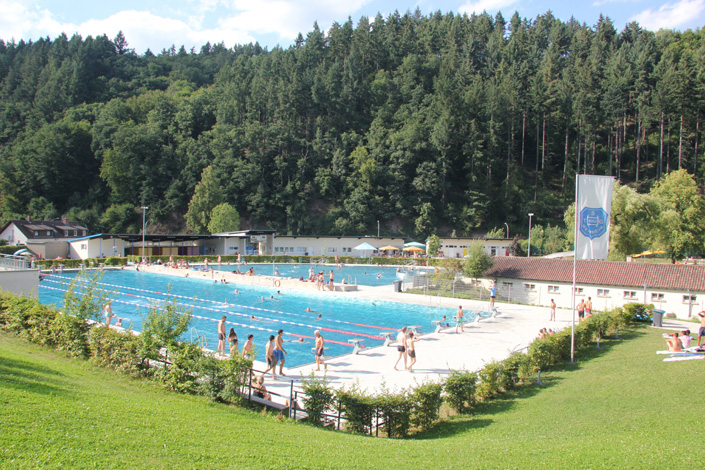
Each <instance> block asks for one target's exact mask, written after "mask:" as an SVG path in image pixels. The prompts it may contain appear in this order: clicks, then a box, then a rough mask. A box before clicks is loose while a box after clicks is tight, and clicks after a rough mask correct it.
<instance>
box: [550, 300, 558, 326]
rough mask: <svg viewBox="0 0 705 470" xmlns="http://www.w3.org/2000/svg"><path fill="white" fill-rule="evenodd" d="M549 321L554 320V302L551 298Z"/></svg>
mask: <svg viewBox="0 0 705 470" xmlns="http://www.w3.org/2000/svg"><path fill="white" fill-rule="evenodd" d="M549 321H556V302H554V301H553V299H551V319H550V320H549Z"/></svg>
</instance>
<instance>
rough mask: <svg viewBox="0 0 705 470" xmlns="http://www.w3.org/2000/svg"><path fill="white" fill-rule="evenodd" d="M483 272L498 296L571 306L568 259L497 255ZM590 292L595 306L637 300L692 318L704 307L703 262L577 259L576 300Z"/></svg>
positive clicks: (615, 305)
mask: <svg viewBox="0 0 705 470" xmlns="http://www.w3.org/2000/svg"><path fill="white" fill-rule="evenodd" d="M485 277H486V278H488V279H489V280H487V281H485V282H486V283H489V282H491V280H496V283H497V297H498V299H501V300H508V301H512V302H520V303H524V304H530V305H541V306H549V305H550V303H551V299H554V300H555V302H556V304H557V305H558V306H559V307H563V308H571V302H572V296H571V289H572V287H573V261H572V260H565V259H546V258H524V257H507V258H501V257H500V258H495V259H494V265H493V266H492V267H491V268H490V269H489V270H487V272H486V273H485ZM588 297H590V298H591V300H592V303H593V309H594V310H595V311H603V310H609V309H611V308H614V307H621V306H623V305H625V304H628V303H635V302H636V303H646V304H654V306H655V308H656V309H660V310H665V311H666V312H667V313H674V314H675V315H676V316H677V317H678V318H690V317H692V316H694V315H696V314H697V313H698V312H700V311H702V310H705V266H703V265H674V264H662V263H639V262H631V263H627V262H618V261H578V264H577V277H576V304H577V303H578V302H580V299H583V300H586V301H587V299H588Z"/></svg>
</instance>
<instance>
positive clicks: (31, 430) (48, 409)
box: [0, 327, 705, 469]
mask: <svg viewBox="0 0 705 470" xmlns="http://www.w3.org/2000/svg"><path fill="white" fill-rule="evenodd" d="M661 333H662V330H653V329H651V328H648V327H641V328H638V329H636V330H633V331H630V332H628V333H624V334H623V337H624V338H625V339H623V340H615V341H603V343H602V345H603V346H604V349H603V350H601V351H590V352H588V354H587V355H585V356H582V357H581V360H580V362H579V364H578V365H577V366H565V367H563V368H561V369H558V370H554V371H551V373H550V374H544V375H543V377H542V378H543V380H544V381H545V382H546V385H544V386H542V387H539V386H536V385H531V386H526V387H523V388H521V389H520V391H518V392H516V393H512V394H509V395H506V396H505V397H504V398H503V399H500V400H495V401H493V402H491V403H489V404H486V405H484V406H483V407H481V408H480V409H479V410H478V411H477V412H476V413H475V414H473V415H470V416H467V417H456V418H452V419H451V420H449V421H445V422H443V423H442V424H439V425H438V426H436V428H435V429H433V430H432V431H430V432H428V433H426V434H424V435H417V436H416V437H415V438H414V439H408V440H403V441H397V440H388V439H376V438H370V437H365V436H355V435H350V434H345V433H338V432H333V431H328V430H321V429H315V428H312V427H310V426H307V425H305V424H301V423H294V422H291V421H288V420H279V419H277V418H276V417H275V416H274V415H271V414H267V415H263V414H261V413H259V412H254V411H249V410H245V409H238V408H235V407H232V406H225V405H219V404H213V403H210V402H208V401H207V400H206V399H204V398H201V397H191V396H183V395H177V394H174V393H170V392H166V391H163V390H161V389H160V388H158V387H156V386H154V385H152V384H148V383H142V382H140V381H136V380H132V379H130V378H127V377H124V376H120V375H118V374H116V373H112V372H110V371H106V370H103V369H99V368H96V367H93V366H91V365H90V364H88V363H85V362H82V361H77V360H72V359H67V358H65V357H63V356H61V355H59V354H57V353H55V352H53V351H50V350H47V349H43V348H41V347H37V346H34V345H31V344H28V343H25V342H23V341H21V340H19V339H17V338H15V337H13V336H10V335H8V334H6V333H0V468H100V469H103V468H173V469H181V468H238V469H242V468H292V469H294V468H297V469H298V468H375V469H380V468H394V467H399V466H403V467H407V468H408V467H410V468H418V469H425V468H522V469H524V468H528V469H531V468H541V469H546V468H573V469H577V468H620V469H621V468H669V469H674V468H677V469H680V468H683V469H686V468H695V467H698V466H701V465H702V455H703V452H702V448H703V431H702V427H703V426H702V419H701V414H702V406H703V404H705V399H703V392H702V389H700V386H701V383H702V378H703V377H704V376H705V375H704V374H703V368H704V367H705V361H686V362H676V363H664V362H662V359H663V357H664V356H656V355H655V354H654V351H655V350H657V349H663V344H664V342H663V340H662V338H661Z"/></svg>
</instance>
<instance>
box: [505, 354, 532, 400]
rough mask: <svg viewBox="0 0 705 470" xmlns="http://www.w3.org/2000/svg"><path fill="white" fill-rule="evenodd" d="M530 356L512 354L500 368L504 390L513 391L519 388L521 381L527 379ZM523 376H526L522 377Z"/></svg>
mask: <svg viewBox="0 0 705 470" xmlns="http://www.w3.org/2000/svg"><path fill="white" fill-rule="evenodd" d="M527 362H528V356H527V355H526V354H522V353H512V355H511V356H509V357H508V358H506V359H505V360H504V361H502V367H501V368H500V375H501V377H500V386H501V388H502V389H503V390H505V391H506V390H512V389H513V388H515V387H516V386H517V384H518V383H519V380H520V379H522V378H524V377H526V376H527V375H528V374H526V370H527V367H526V365H525V363H527ZM522 372H523V374H525V375H522Z"/></svg>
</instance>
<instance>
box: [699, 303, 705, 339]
mask: <svg viewBox="0 0 705 470" xmlns="http://www.w3.org/2000/svg"><path fill="white" fill-rule="evenodd" d="M698 316H699V317H700V329H699V330H698V346H700V340H702V339H703V336H705V310H703V311H702V312H700V313H698Z"/></svg>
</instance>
